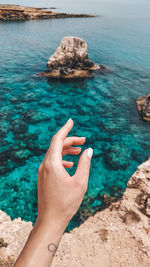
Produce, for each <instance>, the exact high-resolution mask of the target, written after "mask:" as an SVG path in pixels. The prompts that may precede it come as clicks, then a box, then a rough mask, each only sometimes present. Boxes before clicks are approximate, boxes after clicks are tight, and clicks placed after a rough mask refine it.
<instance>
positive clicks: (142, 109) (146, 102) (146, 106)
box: [136, 94, 150, 121]
mask: <svg viewBox="0 0 150 267" xmlns="http://www.w3.org/2000/svg"><path fill="white" fill-rule="evenodd" d="M136 104H137V109H138V111H139V114H140V115H141V117H142V119H143V120H145V121H150V94H148V95H145V96H140V97H138V99H137V101H136Z"/></svg>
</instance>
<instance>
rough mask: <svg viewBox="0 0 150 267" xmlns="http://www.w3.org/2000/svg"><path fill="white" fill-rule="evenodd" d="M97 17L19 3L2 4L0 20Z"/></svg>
mask: <svg viewBox="0 0 150 267" xmlns="http://www.w3.org/2000/svg"><path fill="white" fill-rule="evenodd" d="M51 9H54V8H51ZM86 17H91V18H92V17H95V16H94V15H88V14H68V13H59V12H53V11H51V10H50V9H45V8H43V9H42V8H34V7H24V6H19V5H3V4H0V21H25V20H33V19H52V18H86Z"/></svg>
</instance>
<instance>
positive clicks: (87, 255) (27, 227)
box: [0, 158, 150, 267]
mask: <svg viewBox="0 0 150 267" xmlns="http://www.w3.org/2000/svg"><path fill="white" fill-rule="evenodd" d="M31 230H32V223H31V222H24V221H22V220H21V219H20V218H18V219H15V220H13V221H11V219H10V217H9V216H8V215H7V214H6V213H4V212H3V211H0V233H1V235H0V266H1V267H10V266H12V265H13V262H14V261H15V259H16V258H17V256H18V254H19V253H20V251H21V250H22V248H23V246H24V243H25V242H26V239H27V237H28V235H29V233H30V231H31ZM149 241H150V158H149V159H148V160H147V161H146V162H145V163H143V164H141V165H140V166H139V167H138V169H137V171H136V172H135V173H134V174H133V176H132V177H131V178H130V180H129V182H128V186H127V189H126V191H125V193H124V195H123V197H122V198H121V200H119V201H117V202H115V203H112V204H111V205H110V206H109V208H106V209H105V210H103V211H101V212H98V213H97V214H96V215H95V216H93V217H89V218H88V219H87V220H86V221H85V222H84V223H83V224H82V225H81V226H80V227H78V228H75V229H74V230H72V231H71V232H70V233H65V234H64V235H63V238H62V241H61V243H60V246H59V249H58V251H57V253H56V255H55V259H54V262H53V265H52V266H53V267H56V266H57V267H65V266H69V267H76V266H79V267H80V266H81V267H82V266H87V267H99V266H105V267H111V266H113V267H118V266H122V267H127V266H133V267H134V266H138V267H148V266H150V242H149ZM79 248H80V249H79Z"/></svg>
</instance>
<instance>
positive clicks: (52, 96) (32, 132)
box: [0, 0, 150, 227]
mask: <svg viewBox="0 0 150 267" xmlns="http://www.w3.org/2000/svg"><path fill="white" fill-rule="evenodd" d="M2 2H3V3H12V1H2ZM19 2H20V1H19V0H18V1H14V3H16V4H19ZM22 4H24V5H31V6H42V7H45V6H46V7H49V6H55V7H57V8H59V11H62V10H63V11H69V12H78V13H92V14H97V15H100V16H99V17H97V18H82V19H74V18H72V19H58V20H55V19H53V20H38V21H26V22H18V23H17V22H5V23H0V97H1V101H0V120H1V124H0V140H1V147H0V153H1V154H0V156H1V166H0V173H1V191H0V209H2V210H4V211H6V212H7V213H8V214H9V215H10V216H11V217H12V218H16V217H21V218H22V219H24V220H27V221H28V220H32V221H33V222H34V220H35V217H36V214H37V198H36V180H37V170H38V166H39V164H40V162H41V161H42V159H43V157H44V154H45V152H46V150H47V149H48V146H49V142H50V139H51V137H52V135H53V134H54V133H55V132H56V131H57V129H58V128H59V127H61V126H62V125H63V124H64V123H65V122H66V120H67V119H68V118H70V117H72V118H73V119H74V123H75V126H74V129H73V130H72V132H71V134H75V135H78V136H86V137H87V142H86V144H85V147H86V148H87V147H89V146H90V147H92V148H93V149H94V157H93V160H92V167H91V173H90V179H89V188H88V192H87V194H86V197H85V200H84V202H83V205H82V207H81V209H80V212H79V213H78V214H77V216H75V218H74V219H73V220H72V222H71V224H70V227H74V226H76V225H78V224H79V223H80V222H81V221H82V220H83V219H84V218H85V217H86V216H88V215H89V214H91V213H94V212H95V211H96V210H99V209H100V207H101V203H102V202H101V201H102V196H103V194H104V193H106V194H109V195H111V196H115V197H119V196H120V195H121V193H122V192H123V190H124V189H125V187H126V183H127V182H128V179H129V178H130V176H131V175H132V173H133V172H134V171H135V170H136V168H137V166H138V165H139V164H140V163H142V162H143V161H145V160H146V159H147V158H148V157H149V155H150V143H149V140H150V124H149V123H147V122H144V121H142V119H141V118H140V116H139V114H138V112H137V109H136V98H137V97H138V96H140V95H144V94H147V93H149V92H150V47H149V44H150V21H149V11H150V3H149V1H146V0H144V1H142V0H141V1H140V0H137V1H135V0H131V1H129V0H124V1H119V0H118V1H117V0H115V1H110V0H107V1H106V0H105V1H104V0H103V1H98V0H93V1H82V2H81V1H79V0H78V1H76V2H75V1H70V0H69V1H65V0H64V1H57V0H56V1H46V0H45V1H44V3H42V4H41V1H37V0H35V1H30V3H28V1H22ZM67 35H75V36H79V37H82V38H83V39H84V40H85V41H86V42H87V44H88V48H89V49H88V53H89V57H90V59H92V60H93V61H95V62H97V63H100V64H105V65H107V66H109V67H110V68H111V69H112V72H111V73H106V74H103V75H100V74H98V73H97V74H95V75H94V77H93V78H92V79H84V80H77V81H48V80H47V79H45V78H41V77H39V76H38V75H37V74H38V73H39V72H41V71H44V70H46V62H47V60H48V58H49V56H50V55H51V54H52V53H53V52H54V51H55V49H56V47H57V46H58V44H59V42H60V40H61V39H62V37H64V36H67ZM74 171H75V169H73V171H72V172H71V173H73V172H74Z"/></svg>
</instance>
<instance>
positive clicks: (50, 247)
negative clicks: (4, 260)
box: [14, 221, 67, 267]
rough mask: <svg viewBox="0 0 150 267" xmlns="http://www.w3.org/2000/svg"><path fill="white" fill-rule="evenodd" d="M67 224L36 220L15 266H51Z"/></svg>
mask: <svg viewBox="0 0 150 267" xmlns="http://www.w3.org/2000/svg"><path fill="white" fill-rule="evenodd" d="M66 226H67V225H65V224H64V223H63V224H62V223H59V222H56V221H51V222H50V223H49V224H47V223H46V222H42V223H37V222H36V223H35V225H34V227H33V230H32V231H31V233H30V235H29V237H28V240H27V242H26V244H25V247H24V249H23V250H22V252H21V254H20V256H19V258H18V260H17V262H16V263H15V265H14V267H37V266H38V267H50V266H51V263H52V261H53V258H54V255H55V253H56V251H57V248H58V246H59V243H60V240H61V237H62V235H63V233H64V231H65V228H66Z"/></svg>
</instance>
